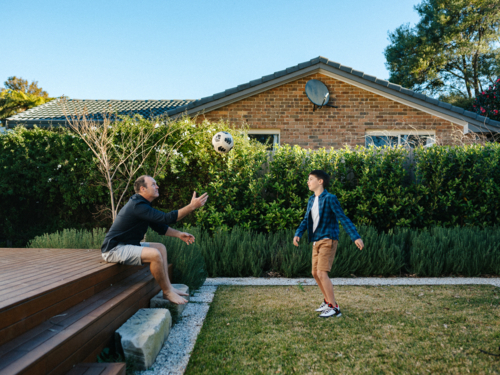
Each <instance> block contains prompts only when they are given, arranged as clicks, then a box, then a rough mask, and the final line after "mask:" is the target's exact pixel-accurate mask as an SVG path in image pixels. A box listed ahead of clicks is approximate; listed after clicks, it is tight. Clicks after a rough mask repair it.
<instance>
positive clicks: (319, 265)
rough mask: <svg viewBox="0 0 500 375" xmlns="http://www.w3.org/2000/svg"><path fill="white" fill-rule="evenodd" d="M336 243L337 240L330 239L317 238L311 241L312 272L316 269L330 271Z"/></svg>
mask: <svg viewBox="0 0 500 375" xmlns="http://www.w3.org/2000/svg"><path fill="white" fill-rule="evenodd" d="M338 243H339V241H337V240H330V239H324V240H319V241H316V242H314V243H313V251H312V253H313V254H312V270H313V272H314V271H316V270H318V271H326V272H330V270H331V269H332V264H333V260H334V259H335V253H336V252H337V244H338Z"/></svg>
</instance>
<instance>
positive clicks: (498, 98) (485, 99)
mask: <svg viewBox="0 0 500 375" xmlns="http://www.w3.org/2000/svg"><path fill="white" fill-rule="evenodd" d="M473 108H474V111H475V112H476V113H478V114H480V115H481V116H484V117H489V118H491V119H493V120H497V121H500V76H499V77H498V78H497V79H496V81H495V83H494V84H493V85H491V86H489V87H488V88H487V89H486V90H484V91H483V92H481V93H480V94H479V95H478V96H477V98H476V101H475V102H474V105H473Z"/></svg>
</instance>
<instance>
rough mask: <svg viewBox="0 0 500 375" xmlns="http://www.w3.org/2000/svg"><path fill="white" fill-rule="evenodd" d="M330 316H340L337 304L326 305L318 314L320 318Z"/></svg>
mask: <svg viewBox="0 0 500 375" xmlns="http://www.w3.org/2000/svg"><path fill="white" fill-rule="evenodd" d="M331 316H336V317H337V318H338V317H339V316H342V313H341V312H340V309H339V305H337V306H335V307H333V305H328V308H327V309H325V310H323V312H322V313H321V314H320V315H319V317H320V318H329V317H331Z"/></svg>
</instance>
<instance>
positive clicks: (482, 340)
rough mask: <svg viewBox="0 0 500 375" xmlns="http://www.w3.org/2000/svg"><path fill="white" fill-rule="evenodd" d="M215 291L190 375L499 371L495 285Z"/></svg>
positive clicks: (499, 322)
mask: <svg viewBox="0 0 500 375" xmlns="http://www.w3.org/2000/svg"><path fill="white" fill-rule="evenodd" d="M335 292H336V297H337V301H338V302H339V305H340V308H341V310H342V314H343V316H342V317H340V318H328V319H320V318H318V317H317V315H318V313H315V312H314V309H315V308H317V307H318V305H319V304H320V303H321V301H322V295H321V293H320V291H319V289H318V287H316V286H315V287H310V286H302V285H300V286H293V287H292V286H290V287H281V286H280V287H219V289H218V290H217V293H216V295H215V298H214V301H213V302H212V304H211V307H210V310H209V312H208V315H207V318H206V321H205V323H204V325H203V328H202V330H201V332H200V335H199V337H198V340H197V342H196V345H195V348H194V350H193V353H192V356H191V359H190V361H189V365H188V368H187V371H186V374H277V373H283V374H363V373H365V374H401V373H408V374H426V373H434V374H443V373H446V374H467V373H472V374H500V357H495V356H491V355H487V354H484V353H482V352H480V350H479V349H483V350H486V351H489V352H491V353H494V354H500V351H499V345H500V308H499V302H500V300H499V299H498V298H499V294H500V290H499V288H495V287H493V286H484V285H482V286H390V287H362V286H344V287H336V288H335Z"/></svg>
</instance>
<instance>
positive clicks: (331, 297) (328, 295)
mask: <svg viewBox="0 0 500 375" xmlns="http://www.w3.org/2000/svg"><path fill="white" fill-rule="evenodd" d="M317 272H318V279H319V281H318V284H319V285H321V286H320V288H321V291H322V292H323V295H324V296H325V300H326V301H327V302H328V303H331V304H332V305H333V306H336V305H337V301H335V294H334V292H333V285H332V281H331V280H330V278H329V277H328V272H327V271H320V270H318V271H317Z"/></svg>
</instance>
